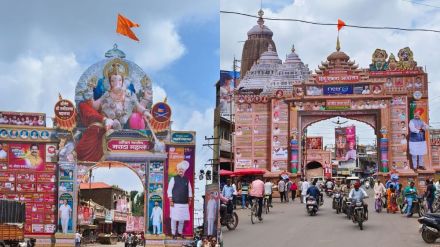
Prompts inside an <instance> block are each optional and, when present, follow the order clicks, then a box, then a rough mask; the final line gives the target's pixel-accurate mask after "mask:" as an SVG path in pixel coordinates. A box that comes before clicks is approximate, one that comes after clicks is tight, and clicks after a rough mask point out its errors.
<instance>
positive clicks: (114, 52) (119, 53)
mask: <svg viewBox="0 0 440 247" xmlns="http://www.w3.org/2000/svg"><path fill="white" fill-rule="evenodd" d="M105 57H109V58H112V57H115V58H116V57H117V58H125V53H124V52H123V51H121V50H119V49H118V45H117V44H114V45H113V49H111V50H108V51H107V52H106V53H105Z"/></svg>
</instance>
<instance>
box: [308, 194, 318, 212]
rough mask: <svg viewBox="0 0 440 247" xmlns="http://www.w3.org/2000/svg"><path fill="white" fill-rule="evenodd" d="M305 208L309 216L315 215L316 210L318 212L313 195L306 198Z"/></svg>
mask: <svg viewBox="0 0 440 247" xmlns="http://www.w3.org/2000/svg"><path fill="white" fill-rule="evenodd" d="M306 209H307V213H308V214H309V215H310V216H313V215H316V212H318V202H317V201H316V199H315V198H314V197H313V196H308V197H307V198H306Z"/></svg>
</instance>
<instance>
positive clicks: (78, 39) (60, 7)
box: [0, 0, 220, 189]
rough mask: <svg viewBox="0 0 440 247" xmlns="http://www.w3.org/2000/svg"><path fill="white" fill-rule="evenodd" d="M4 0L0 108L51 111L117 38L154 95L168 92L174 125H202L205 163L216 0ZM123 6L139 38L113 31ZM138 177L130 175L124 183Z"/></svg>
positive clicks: (215, 60)
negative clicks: (127, 36)
mask: <svg viewBox="0 0 440 247" xmlns="http://www.w3.org/2000/svg"><path fill="white" fill-rule="evenodd" d="M0 4H1V5H2V6H1V8H0V29H1V30H2V35H0V44H1V45H0V67H1V68H2V72H0V82H1V83H0V108H1V109H0V110H5V111H32V112H45V113H46V114H47V116H53V112H52V111H53V105H54V104H55V102H56V100H57V95H58V92H60V93H61V94H62V95H63V97H64V98H68V99H72V100H73V97H74V91H75V86H76V83H77V81H78V79H79V77H80V76H81V74H82V73H83V72H84V71H85V70H86V69H87V68H88V67H89V66H91V65H92V64H94V63H95V62H98V61H99V60H101V59H103V58H104V53H105V52H106V51H107V50H109V49H111V48H112V47H113V44H114V43H117V44H118V46H119V48H120V49H121V50H123V51H124V52H125V53H126V55H127V59H128V60H131V61H133V62H135V63H137V64H138V65H139V66H140V67H141V68H142V69H143V70H144V71H145V72H146V73H147V75H149V76H150V78H151V79H152V81H153V95H154V96H153V97H154V100H155V101H158V100H163V98H164V97H165V96H167V97H168V102H169V103H170V105H171V107H172V109H173V116H172V120H173V121H174V123H173V129H175V130H195V131H197V134H198V138H197V142H198V149H197V154H196V162H197V165H198V166H201V168H204V167H203V164H204V163H205V162H206V161H207V160H208V159H209V158H211V157H212V152H209V151H208V150H207V149H206V148H202V146H201V145H202V144H203V142H202V140H203V139H204V138H203V137H204V136H210V135H212V125H213V108H214V104H215V96H214V95H215V88H214V86H213V85H214V84H215V82H216V81H217V79H218V73H219V72H218V71H219V39H220V38H219V25H220V24H219V16H218V4H219V3H218V1H215V0H208V1H198V0H189V1H179V0H166V1H140V0H136V1H134V0H131V1H122V0H111V1H106V0H96V1H86V0H78V1H68V2H61V1H56V0H42V1H38V2H34V1H24V0H18V1H13V2H9V3H8V5H7V6H6V3H4V2H3V3H0ZM118 13H121V14H123V15H125V16H126V17H127V18H129V19H131V20H132V21H134V22H136V23H138V24H140V27H139V28H134V29H133V31H134V32H135V33H136V35H137V36H138V37H139V39H140V40H141V41H140V42H139V43H138V42H135V41H132V40H130V39H128V38H126V37H123V36H120V35H117V34H116V33H115V29H116V18H117V14H118ZM197 170H200V169H199V168H197ZM120 174H121V173H118V175H116V174H108V176H104V177H107V178H108V181H107V182H109V183H120V182H121V181H122V180H121V177H120V176H119V175H120ZM131 177H132V176H131V175H130V172H129V171H128V172H126V173H124V180H123V181H132V179H130V178H131ZM126 178H127V179H126ZM136 184H138V183H136V182H133V183H131V182H128V183H127V182H125V187H127V189H131V188H135V187H138V186H139V185H136ZM120 186H121V187H123V186H124V183H123V184H122V185H121V184H120Z"/></svg>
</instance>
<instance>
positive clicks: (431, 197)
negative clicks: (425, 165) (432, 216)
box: [425, 179, 435, 213]
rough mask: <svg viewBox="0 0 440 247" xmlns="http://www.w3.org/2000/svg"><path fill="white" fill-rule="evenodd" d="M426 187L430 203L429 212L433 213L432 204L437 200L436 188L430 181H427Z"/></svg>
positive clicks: (427, 199)
mask: <svg viewBox="0 0 440 247" xmlns="http://www.w3.org/2000/svg"><path fill="white" fill-rule="evenodd" d="M426 185H427V186H426V192H425V197H426V202H427V203H428V210H429V211H430V212H431V213H433V209H432V204H433V203H434V198H435V186H434V183H433V182H432V181H430V180H429V179H426Z"/></svg>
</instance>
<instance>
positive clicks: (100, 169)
mask: <svg viewBox="0 0 440 247" xmlns="http://www.w3.org/2000/svg"><path fill="white" fill-rule="evenodd" d="M83 168H85V169H82V170H81V172H80V174H78V175H79V178H80V181H81V183H79V188H78V223H77V225H78V229H79V230H80V232H82V234H83V237H84V240H85V241H84V242H88V241H89V240H90V241H91V240H93V239H96V237H97V234H98V233H106V234H109V233H114V234H116V235H122V234H123V233H124V232H144V222H145V215H146V204H145V201H146V199H145V198H146V194H147V193H146V189H147V188H146V186H145V169H146V166H145V164H128V163H124V162H119V161H103V162H98V163H96V164H90V165H89V166H86V167H83Z"/></svg>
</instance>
